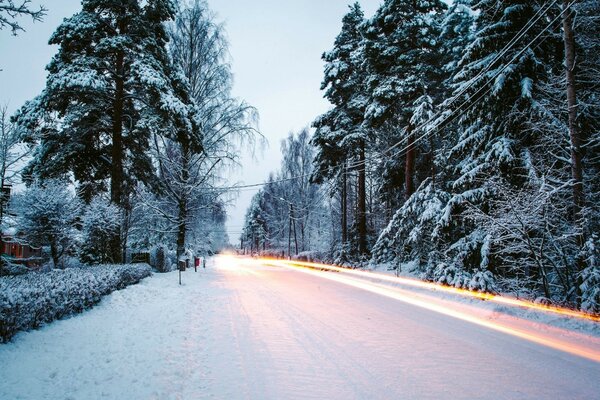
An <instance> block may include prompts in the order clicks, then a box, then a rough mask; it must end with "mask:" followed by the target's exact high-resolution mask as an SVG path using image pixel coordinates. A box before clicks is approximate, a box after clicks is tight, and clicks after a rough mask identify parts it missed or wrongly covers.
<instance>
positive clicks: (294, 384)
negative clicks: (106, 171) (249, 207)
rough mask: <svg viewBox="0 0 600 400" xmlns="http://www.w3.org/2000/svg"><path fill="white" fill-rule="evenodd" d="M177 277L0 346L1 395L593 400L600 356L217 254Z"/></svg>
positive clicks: (597, 395) (157, 279)
mask: <svg viewBox="0 0 600 400" xmlns="http://www.w3.org/2000/svg"><path fill="white" fill-rule="evenodd" d="M183 282H184V285H183V286H179V285H178V282H177V273H176V272H175V273H170V274H162V275H159V274H157V275H154V276H153V277H152V278H149V279H147V280H145V281H144V282H142V283H141V284H139V285H136V286H133V287H130V288H127V289H125V290H122V291H119V292H115V293H113V294H112V295H110V296H108V297H106V298H105V299H104V300H103V301H102V302H101V303H100V304H99V305H98V306H97V307H95V308H94V309H93V310H91V311H89V312H86V313H84V314H82V315H78V316H75V317H73V318H70V319H67V320H63V321H58V322H55V323H53V324H51V325H49V326H47V327H45V328H43V329H41V330H38V331H34V332H28V333H22V334H19V335H17V336H16V337H15V339H14V340H13V343H9V344H6V345H0V399H7V400H9V399H10V400H12V399H35V400H41V399H101V398H106V399H161V400H162V399H190V400H194V399H258V400H263V399H344V400H347V399H409V400H410V399H436V400H439V399H553V400H554V399H573V400H574V399H586V400H588V399H600V389H599V388H600V386H599V378H600V363H597V362H595V361H592V360H589V359H586V358H584V357H578V356H575V355H571V354H568V353H566V352H562V351H559V350H555V349H552V348H549V347H546V346H542V345H539V344H536V343H533V342H531V341H526V340H523V339H520V338H518V337H515V336H511V335H507V334H505V333H502V332H498V331H494V330H491V329H487V328H485V327H482V326H477V325H474V324H470V323H467V322H465V321H463V320H460V319H456V318H453V317H451V316H447V315H443V314H440V313H436V312H433V311H431V310H426V309H423V308H420V307H416V306H414V305H411V304H407V303H404V302H400V301H395V300H394V299H391V298H389V297H385V296H381V295H379V294H377V293H373V292H369V291H366V290H361V289H360V288H357V287H352V286H348V285H345V284H343V283H339V282H333V281H330V280H328V279H323V278H322V277H320V276H315V275H314V274H306V273H302V272H301V271H295V270H291V269H286V268H278V267H272V266H266V265H260V264H258V263H245V262H243V261H240V260H238V259H234V258H221V259H217V260H215V261H213V262H210V263H209V265H208V269H207V270H206V271H199V272H198V273H194V272H193V270H192V271H188V272H185V273H184V275H183ZM591 346H597V342H593V343H591ZM595 350H600V348H595Z"/></svg>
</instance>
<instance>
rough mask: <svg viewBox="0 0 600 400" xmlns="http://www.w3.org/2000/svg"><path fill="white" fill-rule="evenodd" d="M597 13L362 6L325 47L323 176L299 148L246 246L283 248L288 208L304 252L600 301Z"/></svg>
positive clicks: (572, 4) (259, 208)
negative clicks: (370, 9)
mask: <svg viewBox="0 0 600 400" xmlns="http://www.w3.org/2000/svg"><path fill="white" fill-rule="evenodd" d="M598 15H600V2H598V1H594V0H577V1H567V0H565V1H562V0H556V1H538V0H533V1H530V0H527V1H525V0H509V1H506V0H503V1H500V0H480V1H474V0H473V1H469V0H456V1H454V2H453V3H452V4H451V5H450V6H448V5H446V3H445V2H442V1H439V0H418V1H407V0H386V1H384V2H383V4H382V5H381V6H380V8H379V9H378V10H377V11H376V13H375V15H374V16H372V17H371V18H368V19H366V18H365V17H364V15H363V12H362V10H361V8H360V5H359V4H358V3H356V4H354V5H352V6H350V9H349V12H348V13H347V14H346V15H345V16H344V18H343V21H342V29H341V32H340V34H339V35H338V36H337V38H336V39H335V41H334V46H333V48H332V49H331V50H330V51H327V52H326V53H324V55H323V61H324V63H325V68H324V79H323V83H322V87H321V88H322V89H323V91H324V96H325V97H326V98H327V99H328V100H329V102H330V103H331V108H330V110H329V111H327V112H326V113H324V114H323V115H321V116H319V117H318V118H316V119H315V121H314V123H313V127H314V134H313V135H312V138H311V140H310V144H311V146H312V150H311V152H313V153H314V156H313V161H312V166H311V171H310V172H309V176H310V177H311V179H310V181H306V179H305V175H304V174H303V172H305V171H306V169H303V170H300V169H298V168H297V167H296V166H293V164H292V163H290V161H289V160H288V159H287V158H288V157H287V152H289V150H288V149H287V148H284V149H283V150H284V161H283V165H282V168H281V171H280V172H279V173H277V174H275V175H273V177H272V178H271V180H270V181H269V182H268V183H267V185H266V186H265V188H264V189H263V190H261V192H259V193H258V194H257V195H256V196H255V198H254V200H253V202H252V205H251V207H250V209H249V210H248V215H247V220H246V228H245V232H244V234H243V237H242V239H243V242H245V243H246V244H248V243H252V247H253V248H254V249H261V248H264V249H267V250H271V251H272V252H274V253H281V251H282V250H283V251H286V250H287V240H286V239H288V237H289V235H290V234H289V230H286V229H285V227H286V226H288V225H286V224H289V222H288V221H296V222H299V221H309V222H308V224H307V226H309V231H310V234H309V235H305V237H308V238H309V239H303V240H300V242H301V243H302V244H301V245H300V246H299V247H300V248H299V251H308V250H311V251H318V252H319V253H320V254H318V256H319V257H320V258H321V259H324V260H329V261H335V262H338V263H340V264H344V263H348V264H352V265H358V264H360V263H361V262H365V261H366V260H369V261H370V262H371V263H373V264H385V265H387V266H389V268H391V269H395V270H397V271H399V272H400V271H404V272H412V273H414V274H417V275H419V276H421V277H423V278H425V279H429V280H432V281H436V282H440V283H443V284H448V285H452V286H456V287H464V288H470V289H475V290H482V291H492V292H493V291H503V292H510V293H513V294H515V295H517V296H524V297H528V298H532V299H538V301H542V302H553V303H558V304H566V305H571V306H573V307H579V308H581V309H583V310H586V311H589V312H596V313H597V312H600V264H599V260H600V258H599V255H600V253H599V250H598V249H599V244H600V243H599V241H600V239H599V237H598V234H599V232H598V231H599V223H600V214H599V211H600V210H599V209H598V207H599V205H600V201H599V200H600V199H599V195H600V186H599V184H600V174H599V172H600V152H599V151H598V150H599V148H600V147H599V146H600V107H598V106H599V104H600V103H599V99H600V97H599V94H600V90H599V89H600V87H599V85H600V75H599V73H598V68H597V65H598V63H599V61H600V60H599V59H598V57H600V39H599V38H600V32H599V29H600V25H598V23H597V22H598V21H597V19H598ZM293 140H300V139H299V138H294V139H293ZM302 142H305V140H304V139H303V140H302ZM307 153H309V151H308V150H307ZM292 166H293V168H294V172H293V173H291V174H289V173H287V171H290V170H291V169H292ZM293 176H302V178H300V179H293V180H285V178H288V177H293ZM299 182H301V183H305V184H308V185H309V186H308V187H311V188H312V189H311V190H312V192H314V193H320V194H322V195H323V196H318V195H317V196H314V197H307V196H304V197H302V195H301V193H302V192H301V191H300V190H299V189H298V188H294V185H296V186H297V185H298V184H299ZM302 190H303V192H304V193H305V192H307V190H308V189H306V188H304V189H302ZM308 191H310V190H308ZM273 192H274V193H273ZM279 193H285V194H287V196H285V195H280V194H279ZM280 198H284V199H286V200H287V201H289V202H291V203H292V204H293V206H294V207H293V209H294V211H295V212H294V216H293V218H291V216H290V214H289V212H288V211H287V210H288V205H287V204H285V202H282V201H281V200H279V199H280ZM307 201H308V202H307ZM296 210H297V211H296ZM302 210H306V211H305V212H306V213H307V214H306V215H308V216H310V218H308V217H306V215H305V216H303V215H301V211H302ZM297 226H298V225H297ZM292 227H293V225H292ZM292 235H293V231H292ZM311 235H312V236H311ZM307 256H308V255H307Z"/></svg>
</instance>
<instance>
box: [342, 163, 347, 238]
mask: <svg viewBox="0 0 600 400" xmlns="http://www.w3.org/2000/svg"><path fill="white" fill-rule="evenodd" d="M343 168H344V169H343V170H342V245H345V244H346V242H348V171H347V170H346V163H345V162H344V167H343Z"/></svg>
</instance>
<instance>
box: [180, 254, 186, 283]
mask: <svg viewBox="0 0 600 400" xmlns="http://www.w3.org/2000/svg"><path fill="white" fill-rule="evenodd" d="M186 267H187V260H185V261H184V260H179V284H180V285H181V273H182V272H185V268H186Z"/></svg>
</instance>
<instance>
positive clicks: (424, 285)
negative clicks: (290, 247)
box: [259, 258, 600, 322]
mask: <svg viewBox="0 0 600 400" xmlns="http://www.w3.org/2000/svg"><path fill="white" fill-rule="evenodd" d="M259 260H262V261H264V262H273V261H277V262H278V263H282V264H285V265H286V266H289V267H304V268H311V269H317V270H328V271H334V272H343V273H345V274H350V275H356V276H360V277H363V278H368V279H379V280H383V281H386V282H390V283H396V284H401V285H407V286H411V287H416V288H420V289H427V290H436V291H440V292H445V293H450V294H456V295H459V296H463V297H471V298H476V299H480V300H486V301H490V302H493V303H497V304H502V305H508V306H513V307H522V308H528V309H533V310H537V311H542V312H547V313H553V314H559V315H563V316H567V317H573V318H579V319H585V320H589V321H594V322H600V316H596V315H591V314H586V313H583V312H579V311H575V310H571V309H568V308H563V307H557V306H550V305H544V304H536V303H534V302H531V301H526V300H519V299H516V298H511V297H507V296H499V295H495V294H491V293H481V292H476V291H472V290H466V289H458V288H454V287H451V286H445V285H440V284H437V283H433V282H425V281H421V280H418V279H411V278H405V277H399V276H390V275H386V274H381V273H376V272H369V271H362V270H356V269H349V268H341V267H337V266H335V265H328V264H320V263H312V262H304V261H288V260H276V259H270V258H261V259H259ZM280 265H281V264H280Z"/></svg>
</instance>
